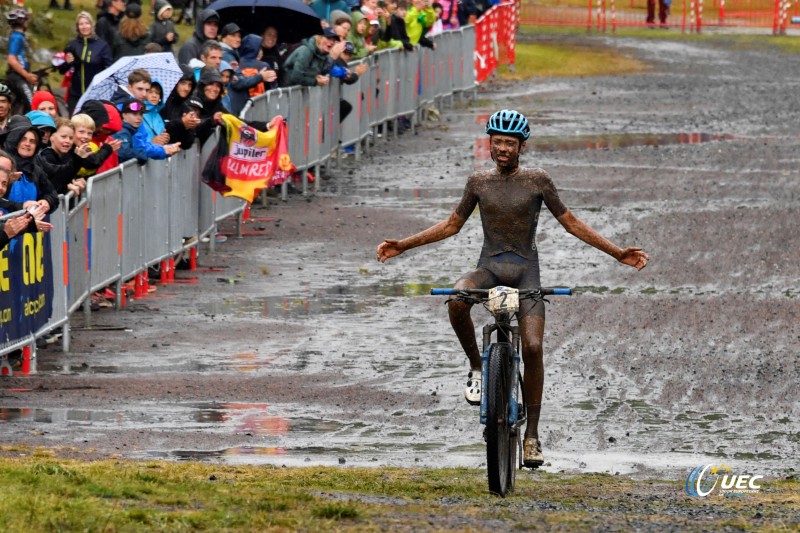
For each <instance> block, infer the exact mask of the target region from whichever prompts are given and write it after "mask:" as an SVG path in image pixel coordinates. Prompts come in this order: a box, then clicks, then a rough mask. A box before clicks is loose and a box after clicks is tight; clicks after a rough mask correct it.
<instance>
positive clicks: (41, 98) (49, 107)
mask: <svg viewBox="0 0 800 533" xmlns="http://www.w3.org/2000/svg"><path fill="white" fill-rule="evenodd" d="M31 111H43V112H45V113H47V114H48V115H50V116H51V117H52V118H53V120H55V119H56V118H57V117H58V106H57V105H56V97H55V96H53V93H51V92H50V91H36V92H35V93H33V98H32V99H31Z"/></svg>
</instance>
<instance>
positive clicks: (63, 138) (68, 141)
mask: <svg viewBox="0 0 800 533" xmlns="http://www.w3.org/2000/svg"><path fill="white" fill-rule="evenodd" d="M74 139H75V132H74V131H72V128H70V127H69V126H61V127H60V128H58V129H57V130H56V132H55V133H54V134H53V135H51V136H50V148H52V149H53V150H55V151H56V152H58V153H59V154H61V155H65V154H67V153H69V151H70V150H72V141H73V140H74Z"/></svg>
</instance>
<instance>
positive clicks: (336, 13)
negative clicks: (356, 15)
mask: <svg viewBox="0 0 800 533" xmlns="http://www.w3.org/2000/svg"><path fill="white" fill-rule="evenodd" d="M339 19H347V20H349V21H350V22H351V23H352V22H353V17H351V16H350V13H345V12H344V11H342V10H341V9H334V10H333V11H331V16H330V17H329V18H328V22H330V23H331V24H336V21H337V20H339Z"/></svg>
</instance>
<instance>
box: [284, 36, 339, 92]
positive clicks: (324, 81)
mask: <svg viewBox="0 0 800 533" xmlns="http://www.w3.org/2000/svg"><path fill="white" fill-rule="evenodd" d="M338 41H339V36H338V35H336V32H335V31H333V30H332V29H331V28H325V30H323V34H322V35H314V36H312V37H309V38H308V39H306V40H305V41H303V44H302V45H301V46H299V47H298V48H297V49H296V50H295V51H294V52H292V53H291V55H290V56H289V57H288V58H287V59H286V62H285V63H284V65H283V68H284V69H285V70H286V79H285V82H284V85H286V86H289V85H304V86H306V87H314V86H316V85H320V86H324V85H328V83H329V82H330V77H329V76H328V75H327V71H328V70H329V68H330V67H329V57H328V55H329V54H330V52H331V49H332V48H333V46H334V45H335V44H336V43H337V42H338Z"/></svg>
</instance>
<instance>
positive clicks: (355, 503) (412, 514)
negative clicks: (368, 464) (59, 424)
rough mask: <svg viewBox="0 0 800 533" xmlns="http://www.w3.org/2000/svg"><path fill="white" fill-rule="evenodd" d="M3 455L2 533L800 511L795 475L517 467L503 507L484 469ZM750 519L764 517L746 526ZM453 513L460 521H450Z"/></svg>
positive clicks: (767, 525) (776, 524) (620, 523)
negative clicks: (718, 488)
mask: <svg viewBox="0 0 800 533" xmlns="http://www.w3.org/2000/svg"><path fill="white" fill-rule="evenodd" d="M0 452H2V457H0V487H2V492H3V497H2V498H0V531H54V530H58V531H194V530H205V531H221V530H225V531H285V530H304V531H389V530H398V529H402V530H408V531H413V530H416V529H420V528H427V529H431V528H433V529H443V530H446V529H455V530H464V529H480V528H481V527H482V526H481V524H483V523H488V522H484V521H486V520H490V521H492V522H491V523H493V524H495V525H496V524H497V521H502V523H503V524H505V526H506V527H505V528H509V527H511V528H513V527H529V526H530V525H531V524H532V522H531V520H532V519H533V518H532V515H531V513H532V512H534V511H535V519H536V522H537V523H539V524H540V525H549V526H556V527H558V528H569V529H572V528H578V529H588V528H590V527H592V524H595V525H596V523H597V520H599V519H602V520H604V521H606V522H607V523H608V524H609V527H610V528H612V529H613V528H615V527H616V528H617V529H620V528H621V529H625V528H626V524H628V527H630V526H629V524H630V522H628V521H631V522H648V523H649V522H651V521H652V522H656V523H661V524H666V525H669V524H671V525H673V526H674V527H677V528H680V526H679V524H685V523H686V519H687V518H689V517H691V516H692V513H696V511H693V509H703V508H706V509H707V508H708V506H709V505H712V506H714V507H715V508H717V509H719V510H720V512H719V513H705V514H703V517H702V518H692V521H693V523H694V525H695V526H697V527H703V528H706V529H708V530H715V529H719V528H721V527H723V526H724V525H726V524H732V525H735V526H736V527H741V528H745V529H752V530H755V529H756V526H758V528H759V529H761V530H767V531H768V530H780V528H781V527H783V528H789V530H791V529H792V526H793V525H794V526H796V525H797V523H796V515H794V518H792V516H793V515H792V514H791V509H796V508H797V506H798V505H799V504H800V491H799V490H798V489H800V483H798V482H797V481H793V480H784V481H770V482H766V483H765V485H764V490H762V491H761V492H759V493H758V494H753V495H748V496H747V497H746V498H723V497H719V498H713V499H712V498H708V499H698V498H690V497H687V496H686V495H684V494H682V481H683V480H674V481H660V480H646V481H636V480H632V479H629V478H626V477H624V476H610V475H602V474H583V475H577V474H548V473H543V472H536V473H527V472H524V473H520V474H519V476H518V477H517V489H516V491H515V492H514V493H513V494H512V495H510V496H509V497H508V498H506V499H505V500H501V499H498V498H496V497H493V496H491V495H489V494H487V492H486V478H485V472H484V471H483V469H452V468H451V469H400V468H373V469H364V468H321V467H309V468H275V467H266V466H220V465H210V464H205V463H195V462H181V463H172V462H131V461H122V460H113V459H112V460H103V461H80V460H75V459H64V458H58V457H56V456H55V455H54V454H53V453H52V452H50V451H47V450H30V449H27V448H24V447H5V448H0ZM69 453H70V455H71V456H73V457H75V456H77V457H78V458H80V456H79V454H78V453H77V452H75V451H69ZM642 502H646V503H644V504H643V503H642ZM531 504H534V507H531ZM620 506H622V508H624V509H625V513H622V514H621V513H619V511H618V508H620ZM676 509H678V511H676ZM781 509H782V510H781ZM756 513H760V514H761V515H763V516H764V517H765V518H764V520H761V521H759V522H753V520H752V518H751V517H752V516H753V515H755V514H756ZM623 514H624V516H623ZM454 516H455V517H459V520H467V521H468V524H467V526H466V527H465V526H464V524H463V523H462V522H456V523H451V522H449V520H450V518H448V517H454ZM694 516H698V515H696V514H695V515H694ZM451 526H452V527H451ZM493 527H494V526H493Z"/></svg>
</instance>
